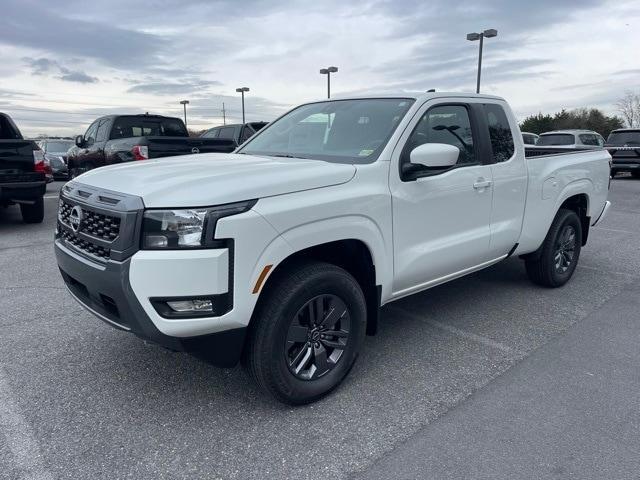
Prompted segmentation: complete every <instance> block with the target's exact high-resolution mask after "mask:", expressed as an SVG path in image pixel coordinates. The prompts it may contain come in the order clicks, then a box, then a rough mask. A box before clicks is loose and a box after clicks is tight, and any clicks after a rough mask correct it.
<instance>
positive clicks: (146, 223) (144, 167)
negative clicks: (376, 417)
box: [55, 93, 610, 404]
mask: <svg viewBox="0 0 640 480" xmlns="http://www.w3.org/2000/svg"><path fill="white" fill-rule="evenodd" d="M609 160H610V156H609V154H608V153H607V151H606V150H593V151H584V152H567V153H562V154H554V155H550V156H537V157H535V158H532V159H528V158H525V149H524V145H523V142H522V137H521V134H520V130H519V129H518V124H517V122H516V120H515V118H514V116H513V114H512V112H511V110H510V108H509V107H508V105H507V103H506V102H505V101H504V100H503V99H501V98H498V97H493V96H487V95H463V94H456V93H428V94H426V95H421V96H417V97H416V96H410V95H406V94H401V95H397V96H385V97H367V98H349V99H341V100H328V101H319V102H314V103H309V104H305V105H301V106H299V107H297V108H295V109H293V110H291V111H290V112H288V113H287V114H285V115H284V116H282V117H280V118H279V119H278V120H276V121H274V122H273V123H271V124H269V125H268V126H267V127H265V128H264V129H263V130H261V131H260V132H258V133H257V134H256V135H255V136H254V137H252V138H251V139H250V140H248V141H247V143H245V144H244V145H243V146H242V147H240V148H239V149H238V150H236V152H235V153H232V154H200V155H194V156H192V157H191V158H189V157H185V156H182V157H180V158H164V159H152V160H148V161H145V162H131V163H123V164H119V165H113V166H108V167H104V168H100V169H96V170H93V171H90V172H88V173H85V174H83V175H81V176H80V177H78V178H76V179H75V180H73V181H71V182H69V183H68V184H67V185H66V186H65V187H64V188H63V189H62V192H61V198H60V207H59V216H58V224H57V232H56V239H55V251H56V256H57V261H58V264H59V266H60V271H61V273H62V277H63V278H64V281H65V283H66V285H67V287H68V288H69V291H70V292H71V294H72V295H73V296H74V297H75V298H76V299H77V300H78V301H79V302H80V304H82V305H83V306H84V307H86V308H87V309H88V310H89V311H91V312H92V313H94V314H95V315H96V316H98V317H99V318H101V319H102V320H104V321H105V322H107V323H109V324H111V325H112V326H114V327H117V328H120V329H122V330H126V331H130V332H132V333H134V334H136V335H138V336H140V337H142V338H145V339H148V340H151V341H154V342H156V343H159V344H161V345H164V346H166V347H168V348H172V349H175V350H185V351H191V352H194V353H195V354H196V355H199V356H200V357H205V358H207V359H208V360H209V361H212V362H214V363H216V364H218V365H224V366H232V365H235V364H236V363H237V362H238V361H239V360H240V359H241V358H242V359H243V363H244V365H245V366H246V367H247V368H248V369H249V371H250V372H251V373H252V375H253V376H254V378H255V379H256V380H257V382H258V384H259V385H260V386H261V387H262V388H264V389H265V390H266V391H267V392H269V393H271V394H272V395H274V396H275V397H276V398H277V399H279V400H281V401H283V402H287V403H291V404H301V403H306V402H311V401H314V400H317V399H318V398H320V397H322V396H323V395H325V394H327V393H328V392H330V391H331V390H332V389H334V388H335V387H336V386H337V385H338V384H339V383H340V382H341V381H342V380H343V378H344V377H345V376H346V375H347V373H348V372H349V370H350V369H351V367H352V365H353V363H354V361H355V360H356V357H357V356H358V354H359V353H360V351H361V347H362V343H363V341H364V338H365V333H368V334H374V333H375V331H376V326H377V323H378V311H379V308H380V306H381V305H384V304H387V303H390V302H393V301H395V300H398V299H400V298H403V297H406V296H407V295H411V294H414V293H417V292H421V291H423V290H426V289H428V288H431V287H433V286H436V285H439V284H441V283H444V282H447V281H449V280H453V279H455V278H458V277H461V276H463V275H466V274H469V273H472V272H475V271H477V270H480V269H483V268H486V267H488V266H490V265H493V264H495V263H497V262H500V261H501V260H504V259H505V258H508V257H511V256H514V255H516V256H521V258H523V259H524V260H525V265H526V270H527V273H528V275H529V277H530V278H531V279H532V280H533V281H534V282H535V283H537V284H539V285H544V286H547V287H559V286H562V285H564V284H565V283H566V282H567V281H568V280H569V279H570V278H571V276H572V274H573V272H574V270H575V268H576V265H577V263H578V259H579V256H580V251H581V247H582V246H583V245H584V244H585V243H586V241H587V237H588V234H589V228H590V227H591V226H592V225H595V224H596V223H597V222H599V221H600V220H601V219H602V218H603V217H604V216H605V214H606V211H607V208H608V206H609V202H607V193H608V184H609ZM487 301H490V300H489V299H488V300H487ZM132 368H135V366H134V365H132Z"/></svg>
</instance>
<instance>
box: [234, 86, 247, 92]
mask: <svg viewBox="0 0 640 480" xmlns="http://www.w3.org/2000/svg"><path fill="white" fill-rule="evenodd" d="M248 91H249V87H240V88H236V92H238V93H240V92H248Z"/></svg>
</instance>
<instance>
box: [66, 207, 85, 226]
mask: <svg viewBox="0 0 640 480" xmlns="http://www.w3.org/2000/svg"><path fill="white" fill-rule="evenodd" d="M81 223H82V208H80V207H79V206H78V205H76V206H75V207H73V208H72V209H71V213H70V214H69V225H71V229H72V230H73V231H74V232H76V233H78V232H79V231H80V224H81Z"/></svg>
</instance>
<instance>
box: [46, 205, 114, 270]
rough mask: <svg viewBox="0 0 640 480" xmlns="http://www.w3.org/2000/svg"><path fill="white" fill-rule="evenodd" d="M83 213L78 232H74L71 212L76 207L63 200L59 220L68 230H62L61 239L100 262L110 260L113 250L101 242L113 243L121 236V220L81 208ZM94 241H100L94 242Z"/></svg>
mask: <svg viewBox="0 0 640 480" xmlns="http://www.w3.org/2000/svg"><path fill="white" fill-rule="evenodd" d="M78 207H80V209H81V212H82V215H81V217H82V220H81V222H80V226H79V228H78V231H77V232H76V231H74V230H73V228H72V226H71V219H70V217H71V212H72V210H73V209H74V208H75V207H74V205H72V204H70V203H68V202H67V201H66V200H64V199H61V200H60V205H59V209H58V220H59V221H60V223H62V224H63V225H64V226H66V227H68V228H61V229H60V230H61V233H60V235H61V237H62V238H63V239H64V240H65V242H66V243H68V244H70V245H72V246H73V247H75V248H76V249H79V250H81V251H83V252H84V253H87V254H88V255H90V256H92V257H97V258H98V259H100V260H103V261H104V260H108V259H109V256H110V253H111V250H110V248H108V247H105V246H103V245H100V244H99V243H101V242H99V240H102V241H104V242H109V244H111V243H113V242H114V241H115V240H116V239H117V238H118V235H119V234H120V227H121V219H120V217H116V216H113V215H107V214H104V213H98V212H94V211H92V210H89V209H87V208H85V207H84V206H80V205H78ZM78 233H83V234H85V235H87V236H88V237H89V238H87V237H84V236H83V237H81V236H80V235H78ZM92 239H96V240H98V241H96V242H94V241H92Z"/></svg>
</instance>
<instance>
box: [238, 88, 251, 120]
mask: <svg viewBox="0 0 640 480" xmlns="http://www.w3.org/2000/svg"><path fill="white" fill-rule="evenodd" d="M248 91H249V87H240V88H236V92H239V93H241V94H242V123H243V124H244V123H245V121H244V92H248Z"/></svg>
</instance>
